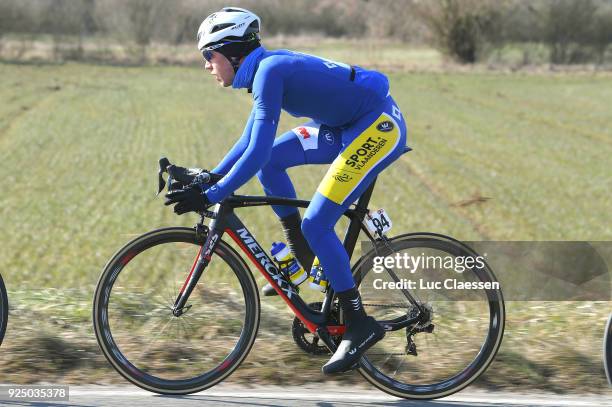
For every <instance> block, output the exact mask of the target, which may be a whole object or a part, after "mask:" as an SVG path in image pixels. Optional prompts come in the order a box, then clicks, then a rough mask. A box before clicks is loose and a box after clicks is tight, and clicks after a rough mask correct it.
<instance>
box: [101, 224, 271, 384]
mask: <svg viewBox="0 0 612 407" xmlns="http://www.w3.org/2000/svg"><path fill="white" fill-rule="evenodd" d="M203 244H204V237H198V236H197V234H196V232H195V230H194V229H188V228H180V227H175V228H166V229H159V230H155V231H152V232H150V233H147V234H144V235H142V236H140V237H138V238H136V239H134V240H133V241H131V242H129V243H128V244H127V245H126V246H124V247H123V248H122V249H120V250H119V251H118V252H117V253H116V254H115V255H114V256H113V257H112V259H111V260H110V261H109V262H108V264H107V265H106V267H105V268H104V271H103V272H102V275H101V276H100V280H99V282H98V285H97V287H96V292H95V295H94V309H93V321H94V329H95V333H96V338H97V340H98V343H99V345H100V348H101V349H102V351H103V353H104V355H105V356H106V358H107V359H108V361H109V362H110V363H111V364H112V366H113V367H114V368H115V369H116V370H117V371H118V372H119V373H120V374H121V375H123V376H124V377H125V378H126V379H127V380H129V381H130V382H132V383H134V384H136V385H137V386H140V387H142V388H143V389H146V390H150V391H153V392H156V393H162V394H189V393H194V392H198V391H201V390H204V389H206V388H209V387H211V386H214V385H215V384H217V383H219V382H221V381H222V380H223V379H225V378H226V377H228V376H229V375H230V374H231V373H232V372H233V371H234V370H235V369H237V368H238V366H239V365H240V363H241V362H242V361H243V360H244V359H245V358H246V356H247V354H248V353H249V351H250V349H251V347H252V346H253V343H254V341H255V336H256V335H257V330H258V327H259V313H260V304H259V294H258V291H257V285H256V283H255V279H254V278H253V275H252V274H251V272H250V271H249V269H248V267H247V266H246V264H245V263H244V261H243V260H242V259H241V258H240V256H239V255H238V254H237V253H236V252H235V251H234V250H233V249H232V248H231V247H230V246H229V245H228V244H226V243H225V242H223V241H220V242H219V243H218V245H217V248H216V249H215V252H214V255H213V256H212V259H211V261H210V264H209V265H208V267H207V268H206V269H205V270H204V273H203V274H202V276H201V277H200V280H199V282H198V284H197V285H196V287H195V288H194V290H193V292H192V293H191V295H190V297H189V300H188V302H187V304H186V305H185V307H184V312H183V313H182V315H180V316H175V315H174V314H173V312H172V308H173V305H174V301H175V299H176V298H177V296H178V294H179V292H180V290H181V288H182V287H183V284H184V283H185V281H186V279H187V278H188V275H189V273H190V269H191V268H192V265H193V264H194V260H195V259H197V257H198V256H199V252H200V250H201V247H202V245H203Z"/></svg>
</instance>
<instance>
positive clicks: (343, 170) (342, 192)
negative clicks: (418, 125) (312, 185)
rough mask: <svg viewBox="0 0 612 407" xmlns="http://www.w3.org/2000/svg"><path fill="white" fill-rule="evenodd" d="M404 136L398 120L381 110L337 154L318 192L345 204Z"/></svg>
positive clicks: (340, 203)
mask: <svg viewBox="0 0 612 407" xmlns="http://www.w3.org/2000/svg"><path fill="white" fill-rule="evenodd" d="M400 136H401V135H400V129H399V127H398V125H397V122H396V121H395V120H394V119H393V118H392V117H391V116H390V115H388V114H386V113H383V114H381V115H380V116H379V117H378V119H376V120H375V121H374V123H372V125H371V126H370V127H368V128H367V129H366V130H365V131H364V132H363V133H361V134H360V135H359V136H358V137H357V138H355V140H353V141H352V142H351V144H349V145H348V146H347V147H346V149H345V150H344V151H343V152H342V153H340V155H339V156H338V157H336V159H335V160H334V162H333V163H332V165H331V166H330V167H329V170H327V174H325V176H324V177H323V180H322V181H321V183H320V184H319V188H318V189H317V192H319V193H320V194H321V195H323V196H324V197H326V198H328V199H329V200H331V201H333V202H335V203H337V204H339V205H342V204H343V203H344V201H345V200H346V198H348V197H349V195H351V193H352V192H353V191H354V190H355V188H357V187H358V186H359V183H360V182H361V181H362V180H363V179H364V178H365V177H366V176H367V175H368V173H369V172H370V171H371V170H372V169H373V168H374V167H375V166H376V164H378V163H379V162H381V161H382V160H384V159H385V158H386V157H387V156H388V155H389V154H391V152H392V151H393V150H394V149H395V147H396V146H397V143H398V142H399V139H400Z"/></svg>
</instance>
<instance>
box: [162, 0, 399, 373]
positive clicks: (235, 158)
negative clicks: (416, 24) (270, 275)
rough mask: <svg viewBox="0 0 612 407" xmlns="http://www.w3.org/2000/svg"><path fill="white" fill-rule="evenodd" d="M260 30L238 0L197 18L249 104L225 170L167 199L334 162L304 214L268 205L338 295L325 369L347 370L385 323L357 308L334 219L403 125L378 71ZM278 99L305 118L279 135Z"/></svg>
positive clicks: (391, 154) (378, 166) (386, 158)
mask: <svg viewBox="0 0 612 407" xmlns="http://www.w3.org/2000/svg"><path fill="white" fill-rule="evenodd" d="M259 31H260V19H259V17H257V16H256V15H255V14H253V13H252V12H250V11H248V10H245V9H241V8H235V7H231V8H230V7H226V8H223V9H222V10H221V11H219V12H216V13H213V14H211V15H210V16H208V17H207V18H206V19H205V20H204V21H203V22H202V25H201V26H200V28H199V30H198V48H199V50H200V51H201V52H202V54H203V56H204V59H205V60H206V62H205V69H206V70H207V71H209V72H210V74H211V75H214V76H215V77H216V80H217V81H218V82H219V83H220V84H221V85H222V86H223V87H229V86H232V87H233V88H236V89H242V88H245V89H248V92H249V93H252V95H253V109H252V111H251V115H250V117H249V119H248V121H247V123H246V126H245V128H244V132H243V134H242V136H241V137H240V138H239V139H238V141H237V142H236V144H235V145H234V146H233V147H232V149H231V150H230V151H229V152H228V153H227V155H226V156H225V158H224V159H223V160H222V161H221V162H220V163H219V165H217V166H216V167H215V168H214V169H213V170H212V172H213V173H219V174H222V175H224V176H223V178H222V179H221V180H220V181H219V182H217V183H216V184H214V185H212V186H210V187H208V188H207V189H205V190H203V188H200V187H191V188H185V189H179V190H176V191H172V192H169V193H168V194H167V195H166V197H167V200H166V205H170V204H174V203H176V206H175V207H174V211H175V212H176V213H178V214H183V213H186V212H189V211H198V210H204V209H205V208H206V207H208V206H209V205H211V204H213V203H217V202H219V201H221V200H223V199H224V198H225V197H227V196H228V195H230V194H231V193H232V192H233V191H235V190H236V189H237V188H238V187H240V186H241V185H243V184H244V183H246V182H247V181H248V180H249V179H250V178H252V177H253V176H254V175H257V176H258V178H259V180H260V182H261V184H262V185H263V188H264V191H265V193H266V194H267V195H275V196H283V197H287V198H295V197H296V193H295V189H294V187H293V184H292V183H291V180H290V179H289V177H288V175H287V172H286V170H287V168H289V167H294V166H298V165H304V164H331V166H330V167H329V170H328V172H327V174H326V175H325V176H324V178H323V180H322V181H321V183H320V185H319V187H318V189H317V191H316V193H315V194H314V196H313V198H312V202H311V204H310V205H309V206H308V208H307V210H306V212H305V214H304V220H303V221H302V220H301V218H300V214H299V211H298V209H297V208H294V207H286V206H273V210H274V212H275V213H276V215H277V216H278V217H279V218H280V222H281V223H282V225H283V229H284V230H285V234H286V236H287V241H288V244H289V246H290V248H291V250H292V251H293V253H294V255H295V256H296V258H297V259H298V261H299V262H300V263H301V264H302V266H304V268H305V269H307V270H308V269H309V266H310V264H311V263H312V261H313V258H314V254H316V256H317V257H318V258H319V261H320V263H321V265H322V267H323V269H324V270H325V273H326V275H327V277H328V278H329V281H330V284H331V286H332V288H333V289H334V291H335V292H336V294H337V295H338V298H339V302H340V306H341V307H342V310H343V311H344V314H345V316H346V332H345V334H344V335H343V340H342V343H341V344H340V345H339V347H338V349H337V351H336V352H335V353H334V355H333V356H332V358H331V359H330V360H329V361H328V362H327V363H326V364H325V365H324V366H323V369H322V370H323V373H326V374H330V373H337V372H343V371H347V370H350V369H352V368H354V367H355V366H356V365H357V362H358V361H359V359H360V357H361V355H362V354H363V353H364V352H365V351H366V350H367V349H368V348H370V347H371V346H372V345H374V344H375V343H376V342H377V341H379V340H380V339H382V338H383V337H384V335H385V331H384V329H383V328H382V327H381V326H380V325H379V324H378V323H377V322H376V321H375V320H374V318H372V317H370V316H368V315H367V314H366V312H365V310H364V308H363V304H362V303H361V297H360V295H359V292H358V290H357V288H356V286H355V281H354V280H353V277H352V274H351V270H350V261H349V258H348V254H347V253H346V250H345V249H344V247H343V245H342V242H341V241H340V240H339V239H338V237H337V236H336V234H335V232H334V225H335V224H336V222H337V221H338V219H339V218H340V216H341V215H342V214H343V213H344V212H345V210H346V209H347V208H348V207H349V206H350V205H351V204H352V203H353V202H354V201H355V200H357V199H358V198H359V196H360V195H361V194H362V193H363V192H364V190H365V189H367V187H368V186H369V185H370V183H371V181H372V180H373V178H374V177H376V175H377V174H378V173H380V172H381V171H382V170H383V169H384V168H386V167H387V166H389V165H390V164H391V163H392V162H393V161H394V160H396V159H397V158H398V157H399V156H400V154H401V153H402V152H403V150H404V147H405V145H406V126H405V123H404V119H403V118H402V113H401V112H400V110H399V109H398V107H397V105H396V104H395V102H394V101H393V99H392V98H391V96H390V94H389V83H388V80H387V78H386V76H384V75H383V74H381V73H379V72H376V71H371V70H366V69H363V68H361V67H358V66H349V65H346V64H343V63H340V62H334V61H330V60H327V59H323V58H319V57H315V56H311V55H306V54H302V53H298V52H292V51H288V50H276V51H269V50H267V49H265V48H264V47H263V46H261V44H260V39H259ZM281 109H283V110H285V111H286V112H288V113H289V114H291V115H293V116H296V117H307V118H310V119H311V121H309V122H308V123H306V124H304V125H302V126H299V127H297V128H294V129H293V130H292V131H289V132H287V133H285V134H283V135H282V136H280V137H278V138H276V140H275V133H276V129H277V126H278V121H279V118H280V113H281ZM311 248H312V251H311ZM313 252H314V254H313Z"/></svg>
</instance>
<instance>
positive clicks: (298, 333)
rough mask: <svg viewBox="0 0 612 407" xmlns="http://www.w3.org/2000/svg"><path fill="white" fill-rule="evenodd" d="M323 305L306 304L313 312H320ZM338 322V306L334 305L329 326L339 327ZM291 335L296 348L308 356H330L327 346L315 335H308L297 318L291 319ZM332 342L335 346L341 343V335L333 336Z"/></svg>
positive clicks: (319, 303)
mask: <svg viewBox="0 0 612 407" xmlns="http://www.w3.org/2000/svg"><path fill="white" fill-rule="evenodd" d="M322 305H323V303H321V302H312V303H310V304H308V306H309V307H310V308H312V309H315V310H317V311H318V310H320V309H321V306H322ZM338 320H339V309H338V304H335V305H334V308H333V310H332V312H331V315H330V319H329V324H330V325H340V323H339V322H338ZM291 333H292V335H293V340H294V341H295V343H296V344H297V346H298V347H299V348H300V349H302V350H303V351H304V352H306V353H308V354H310V355H328V354H331V352H330V351H329V349H327V346H325V344H323V342H320V343H321V344H319V337H318V336H317V335H315V334H312V333H310V331H309V330H308V328H306V327H305V326H304V324H303V323H302V321H300V320H299V318H297V317H295V318H294V319H293V325H292V327H291ZM332 340H333V341H334V343H335V344H336V346H338V345H340V342H342V335H334V336H332Z"/></svg>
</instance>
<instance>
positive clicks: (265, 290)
mask: <svg viewBox="0 0 612 407" xmlns="http://www.w3.org/2000/svg"><path fill="white" fill-rule="evenodd" d="M261 293H262V294H263V295H264V297H274V296H275V295H278V293H277V292H276V290H275V289H274V287H272V285H271V284H270V283H268V284H266V285H264V286H263V287H262V288H261Z"/></svg>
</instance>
